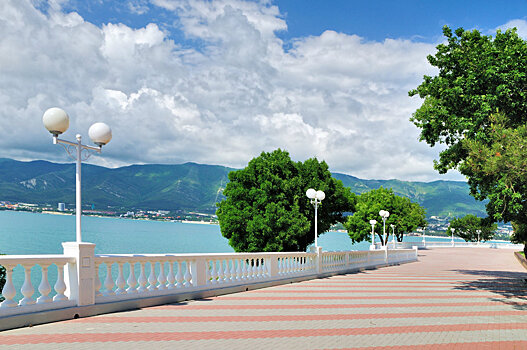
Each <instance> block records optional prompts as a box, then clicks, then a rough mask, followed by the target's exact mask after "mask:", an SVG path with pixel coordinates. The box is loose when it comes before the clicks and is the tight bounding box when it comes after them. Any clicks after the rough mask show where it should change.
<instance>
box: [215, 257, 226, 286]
mask: <svg viewBox="0 0 527 350" xmlns="http://www.w3.org/2000/svg"><path fill="white" fill-rule="evenodd" d="M223 263H224V261H223V260H218V270H217V271H218V283H223V282H225V274H224V273H223V272H224V269H223Z"/></svg>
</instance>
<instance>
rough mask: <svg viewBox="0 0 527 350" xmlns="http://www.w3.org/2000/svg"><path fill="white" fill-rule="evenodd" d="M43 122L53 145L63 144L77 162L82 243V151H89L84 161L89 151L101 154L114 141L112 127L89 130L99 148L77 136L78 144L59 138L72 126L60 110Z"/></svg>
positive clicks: (77, 211) (78, 234) (99, 125)
mask: <svg viewBox="0 0 527 350" xmlns="http://www.w3.org/2000/svg"><path fill="white" fill-rule="evenodd" d="M42 122H43V123H44V126H45V127H46V129H48V131H49V132H50V133H51V134H53V144H54V145H57V144H61V145H62V146H63V147H64V149H65V150H66V152H68V154H69V155H70V157H71V158H73V159H74V160H75V161H76V162H77V166H76V176H75V194H76V199H75V215H76V242H77V243H80V242H82V236H81V214H82V207H81V162H82V160H83V159H82V158H83V155H82V151H83V150H87V151H88V152H87V153H86V154H85V156H84V160H86V159H88V158H89V157H90V156H91V153H89V151H93V152H97V153H101V149H102V146H104V145H105V144H107V143H108V142H110V140H111V139H112V130H111V129H110V127H109V126H108V125H106V124H104V123H95V124H93V125H92V126H91V127H90V129H89V130H88V135H89V136H90V138H91V140H92V141H93V143H95V144H96V145H97V146H99V147H92V146H86V145H83V144H82V143H81V140H82V136H81V135H80V134H77V135H76V136H75V138H76V139H77V142H71V141H66V140H61V139H59V138H58V136H59V135H60V134H62V133H63V132H65V131H66V130H68V127H69V125H70V118H69V116H68V114H67V113H66V112H65V111H64V110H62V109H60V108H56V107H54V108H50V109H48V110H47V111H46V112H44V115H43V116H42ZM65 145H67V146H65Z"/></svg>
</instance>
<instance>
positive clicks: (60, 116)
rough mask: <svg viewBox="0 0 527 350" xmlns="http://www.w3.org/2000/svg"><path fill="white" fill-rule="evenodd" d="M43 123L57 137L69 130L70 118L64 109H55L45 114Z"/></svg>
mask: <svg viewBox="0 0 527 350" xmlns="http://www.w3.org/2000/svg"><path fill="white" fill-rule="evenodd" d="M42 123H44V126H45V127H46V129H48V131H49V132H50V133H52V134H53V135H55V136H57V135H60V134H62V133H63V132H65V131H66V130H68V128H69V126H70V117H69V116H68V114H67V113H66V112H65V111H64V110H63V109H60V108H57V107H53V108H50V109H48V110H47V111H45V112H44V115H43V116H42Z"/></svg>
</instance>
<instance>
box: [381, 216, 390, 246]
mask: <svg viewBox="0 0 527 350" xmlns="http://www.w3.org/2000/svg"><path fill="white" fill-rule="evenodd" d="M379 215H380V216H381V217H382V221H383V228H382V231H383V233H382V239H383V242H382V245H383V246H384V245H385V244H386V219H388V216H390V213H389V212H388V211H386V210H381V211H380V212H379Z"/></svg>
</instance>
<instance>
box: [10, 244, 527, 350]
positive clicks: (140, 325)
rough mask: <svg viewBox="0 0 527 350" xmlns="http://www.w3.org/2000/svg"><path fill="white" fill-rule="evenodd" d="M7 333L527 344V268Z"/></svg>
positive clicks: (492, 261)
mask: <svg viewBox="0 0 527 350" xmlns="http://www.w3.org/2000/svg"><path fill="white" fill-rule="evenodd" d="M419 259H420V260H419V261H418V262H414V263H409V264H404V265H400V266H392V267H387V268H382V269H378V270H369V271H365V272H362V273H355V274H349V275H339V276H334V277H331V278H326V279H319V280H311V281H305V282H301V283H295V284H288V285H283V286H276V287H272V288H267V289H260V290H255V291H249V292H245V293H238V294H231V295H225V296H219V297H215V298H210V299H205V300H198V301H190V302H188V303H183V304H173V305H165V306H158V307H151V308H146V309H142V310H135V311H129V312H120V313H115V314H109V315H101V316H96V317H89V318H83V319H78V320H71V321H64V322H58V323H53V324H46V325H40V326H35V327H32V328H23V329H17V330H11V331H4V332H0V349H145V348H152V349H154V348H155V349H214V350H218V349H251V350H253V349H270V350H277V349H288V350H294V349H355V348H361V349H390V350H395V349H398V350H402V349H405V350H406V349H445V350H446V349H449V350H450V349H454V350H456V349H527V283H526V282H525V280H524V279H526V278H527V271H525V270H523V268H522V267H521V265H520V264H519V263H518V262H517V261H516V259H515V258H514V256H513V252H512V251H510V250H497V249H496V250H492V249H485V248H480V249H470V248H457V249H435V250H425V251H419Z"/></svg>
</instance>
